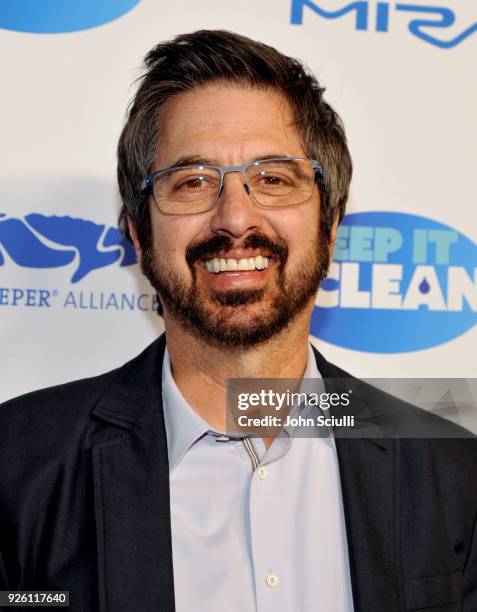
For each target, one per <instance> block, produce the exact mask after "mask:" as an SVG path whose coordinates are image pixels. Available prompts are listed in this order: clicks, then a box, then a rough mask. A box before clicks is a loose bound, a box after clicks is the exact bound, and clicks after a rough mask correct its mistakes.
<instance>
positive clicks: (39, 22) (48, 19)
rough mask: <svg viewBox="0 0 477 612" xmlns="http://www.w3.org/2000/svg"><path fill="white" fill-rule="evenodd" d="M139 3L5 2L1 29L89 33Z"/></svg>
mask: <svg viewBox="0 0 477 612" xmlns="http://www.w3.org/2000/svg"><path fill="white" fill-rule="evenodd" d="M139 2H140V0H2V1H1V3H0V28H4V29H6V30H15V31H17V32H33V33H37V34H58V33H59V32H76V31H77V30H87V29H88V28H95V27H97V26H100V25H103V24H104V23H108V22H109V21H113V20H114V19H117V18H118V17H120V16H121V15H124V13H127V12H128V11H129V10H131V9H132V8H133V7H134V6H136V4H138V3H139Z"/></svg>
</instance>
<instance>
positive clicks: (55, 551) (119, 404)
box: [0, 335, 477, 612]
mask: <svg viewBox="0 0 477 612" xmlns="http://www.w3.org/2000/svg"><path fill="white" fill-rule="evenodd" d="M164 348H165V336H164V335H162V336H161V337H160V338H159V339H158V340H156V341H155V342H154V343H153V344H152V345H151V346H149V347H148V348H147V349H146V350H145V351H144V352H143V353H142V354H141V355H139V356H138V357H136V358H135V359H133V360H132V361H130V362H128V363H127V364H126V365H124V366H123V367H121V368H119V369H117V370H114V371H112V372H109V373H107V374H103V375H101V376H98V377H95V378H90V379H86V380H80V381H77V382H73V383H69V384H66V385H60V386H57V387H53V388H50V389H45V390H42V391H37V392H34V393H30V394H28V395H25V396H23V397H21V398H17V399H14V400H11V401H9V402H7V403H5V404H3V405H2V406H0V590H13V589H15V590H42V589H44V590H47V589H48V590H68V591H70V602H71V603H70V610H71V611H72V612H89V611H91V612H96V611H98V610H99V611H101V612H133V611H136V610H137V611H141V612H173V610H174V585H173V571H172V553H171V530H170V511H169V467H168V459H167V444H166V433H165V427H164V419H163V413H162V400H161V368H162V359H163V355H164ZM315 352H316V358H317V363H318V368H319V370H320V372H321V373H322V375H323V377H325V378H335V377H338V378H340V377H345V376H346V377H347V376H349V375H348V374H346V373H345V372H343V371H342V370H340V369H339V368H337V367H336V366H334V365H332V364H331V363H329V362H327V361H326V360H325V359H324V358H323V357H322V356H321V355H320V354H319V353H318V351H315ZM371 395H372V393H371V394H370V396H371ZM368 399H369V398H368V397H364V402H363V405H362V406H361V408H360V409H359V410H360V411H363V414H364V415H370V416H373V417H374V416H378V417H380V418H381V422H383V423H388V424H389V423H391V426H392V427H394V428H396V427H398V428H399V423H400V420H401V415H402V414H404V412H406V411H407V413H408V414H412V415H414V417H415V418H416V419H417V421H419V422H424V423H426V424H429V423H431V421H432V419H433V417H431V416H429V415H428V413H425V414H424V415H423V414H422V411H418V410H417V409H412V408H409V407H408V406H407V405H404V404H403V405H401V404H399V403H398V402H393V401H392V400H391V399H389V398H386V396H383V395H378V396H377V397H374V398H373V399H371V401H368ZM403 411H404V412H403ZM409 411H411V412H409ZM398 413H399V414H398ZM435 422H436V423H439V424H441V425H442V423H446V425H445V428H446V431H447V433H449V432H450V433H451V435H454V433H455V439H410V438H404V439H396V438H383V437H380V436H375V437H374V436H373V437H369V436H367V437H365V438H364V439H340V438H337V439H336V444H337V452H338V461H339V468H340V476H341V485H342V491H343V503H344V510H345V519H346V529H347V537H348V546H349V559H350V569H351V581H352V589H353V597H354V606H355V610H356V612H394V611H395V612H398V611H407V612H410V611H412V610H426V611H428V612H430V611H434V612H457V611H465V612H476V611H477V536H476V533H475V532H476V513H477V444H476V439H475V438H470V439H469V438H467V439H464V438H461V436H462V433H463V430H461V429H460V428H458V427H457V426H455V425H451V424H449V425H447V422H444V421H441V420H437V421H435ZM447 428H449V429H447ZM316 580H317V588H319V580H320V577H319V576H317V577H316ZM8 609H11V608H8ZM46 609H48V610H51V608H45V610H46ZM204 612H207V606H206V604H205V605H204ZM244 612H248V611H244ZM290 612H300V611H298V610H297V611H290ZM323 612H333V611H332V610H330V611H323Z"/></svg>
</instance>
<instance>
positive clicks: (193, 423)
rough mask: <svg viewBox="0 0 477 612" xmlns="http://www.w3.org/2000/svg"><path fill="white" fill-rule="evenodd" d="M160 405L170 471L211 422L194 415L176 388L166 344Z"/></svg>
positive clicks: (193, 411) (208, 427)
mask: <svg viewBox="0 0 477 612" xmlns="http://www.w3.org/2000/svg"><path fill="white" fill-rule="evenodd" d="M162 404H163V407H164V424H165V427H166V436H167V453H168V457H169V471H172V470H173V469H174V467H175V466H176V465H177V464H178V463H179V461H180V460H181V459H182V457H183V456H184V455H185V453H186V452H187V451H188V449H189V448H190V447H191V446H192V445H193V444H194V442H195V441H196V440H198V439H199V438H201V437H202V436H203V435H204V434H206V433H207V432H208V431H209V430H210V425H209V424H208V423H207V421H204V419H203V418H202V417H200V416H199V415H198V414H197V412H196V411H195V410H194V409H193V408H192V407H191V406H190V404H189V403H188V402H187V401H186V399H185V398H184V396H183V395H182V393H181V392H180V391H179V388H178V387H177V385H176V383H175V380H174V378H173V376H172V371H171V360H170V357H169V351H168V350H167V346H166V350H165V352H164V361H163V362H162Z"/></svg>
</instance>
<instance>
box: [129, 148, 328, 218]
mask: <svg viewBox="0 0 477 612" xmlns="http://www.w3.org/2000/svg"><path fill="white" fill-rule="evenodd" d="M295 160H297V161H309V162H311V167H312V170H313V174H314V180H313V183H315V182H316V181H317V179H318V182H320V183H321V182H322V181H323V177H324V174H323V168H322V167H321V165H320V163H319V162H318V161H317V160H316V159H310V158H308V157H269V158H265V159H255V160H252V161H249V162H245V163H244V164H239V165H237V166H215V165H213V164H200V163H199V164H194V163H190V164H184V165H182V166H170V167H169V168H161V169H160V170H156V171H155V172H152V173H151V174H148V175H147V176H146V177H145V178H144V179H143V180H142V183H141V193H142V194H143V195H146V194H148V193H149V194H150V193H152V195H153V196H154V200H155V202H156V204H157V208H158V209H159V210H160V212H161V213H162V214H164V215H175V216H182V215H187V214H201V213H205V212H208V211H209V210H212V209H213V208H214V207H215V206H216V204H217V202H218V201H219V199H220V196H221V195H222V191H223V189H224V177H225V175H226V174H229V173H230V172H240V174H241V175H242V176H243V179H244V187H245V190H246V192H247V194H248V195H249V196H250V197H253V195H252V190H251V189H250V185H249V184H248V178H247V175H246V170H247V169H248V168H249V167H250V166H253V165H257V166H258V165H260V164H261V163H266V162H274V161H295ZM184 168H212V169H214V170H218V171H219V173H220V185H219V188H218V189H217V198H216V199H215V201H214V203H213V204H212V206H211V207H210V208H207V209H206V210H201V211H200V213H171V212H165V211H164V210H161V208H160V206H159V202H158V201H157V198H156V194H155V193H154V180H155V178H156V176H159V175H161V174H166V173H167V172H171V171H172V170H182V169H184ZM312 194H313V190H312V192H311V193H310V197H309V198H308V200H304V201H303V202H298V203H297V204H287V205H286V206H267V205H264V204H260V202H259V201H258V200H257V199H256V198H254V200H255V202H256V203H257V204H258V206H260V207H261V208H272V209H273V208H287V207H288V206H298V205H299V204H304V203H305V202H308V201H309V200H310V198H311V196H312Z"/></svg>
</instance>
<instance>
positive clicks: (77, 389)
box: [0, 366, 124, 452]
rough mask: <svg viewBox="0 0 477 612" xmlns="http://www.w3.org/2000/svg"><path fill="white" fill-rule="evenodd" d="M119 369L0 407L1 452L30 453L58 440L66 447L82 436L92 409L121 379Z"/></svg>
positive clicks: (46, 390)
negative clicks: (24, 450)
mask: <svg viewBox="0 0 477 612" xmlns="http://www.w3.org/2000/svg"><path fill="white" fill-rule="evenodd" d="M122 367H124V366H122ZM122 367H120V368H116V369H114V370H111V371H110V372H106V373H104V374H100V375H98V376H93V377H90V378H84V379H81V380H76V381H72V382H68V383H64V384H60V385H55V386H53V387H48V388H45V389H39V390H37V391H31V392H30V393H26V394H25V395H21V396H19V397H15V398H13V399H10V400H8V401H6V402H4V403H3V404H0V432H2V433H1V434H0V438H1V439H2V446H3V447H4V449H5V450H7V449H8V448H9V447H11V448H13V447H16V446H18V447H19V448H21V447H30V448H32V449H33V448H34V447H35V446H36V447H41V446H43V445H44V444H48V443H49V442H48V441H50V443H51V442H52V441H53V439H56V440H58V439H59V438H61V439H63V440H64V442H65V444H68V443H71V442H72V440H73V439H74V438H77V437H78V436H81V435H82V432H83V431H84V430H85V428H86V426H87V424H88V422H89V413H90V412H91V409H92V408H93V406H94V405H95V404H96V403H97V402H98V400H99V399H100V398H101V396H102V395H103V393H105V392H106V391H107V389H108V388H109V387H110V386H111V385H112V384H113V383H114V381H115V379H116V378H117V377H118V376H119V375H120V372H121V369H122ZM7 452H8V451H7Z"/></svg>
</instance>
